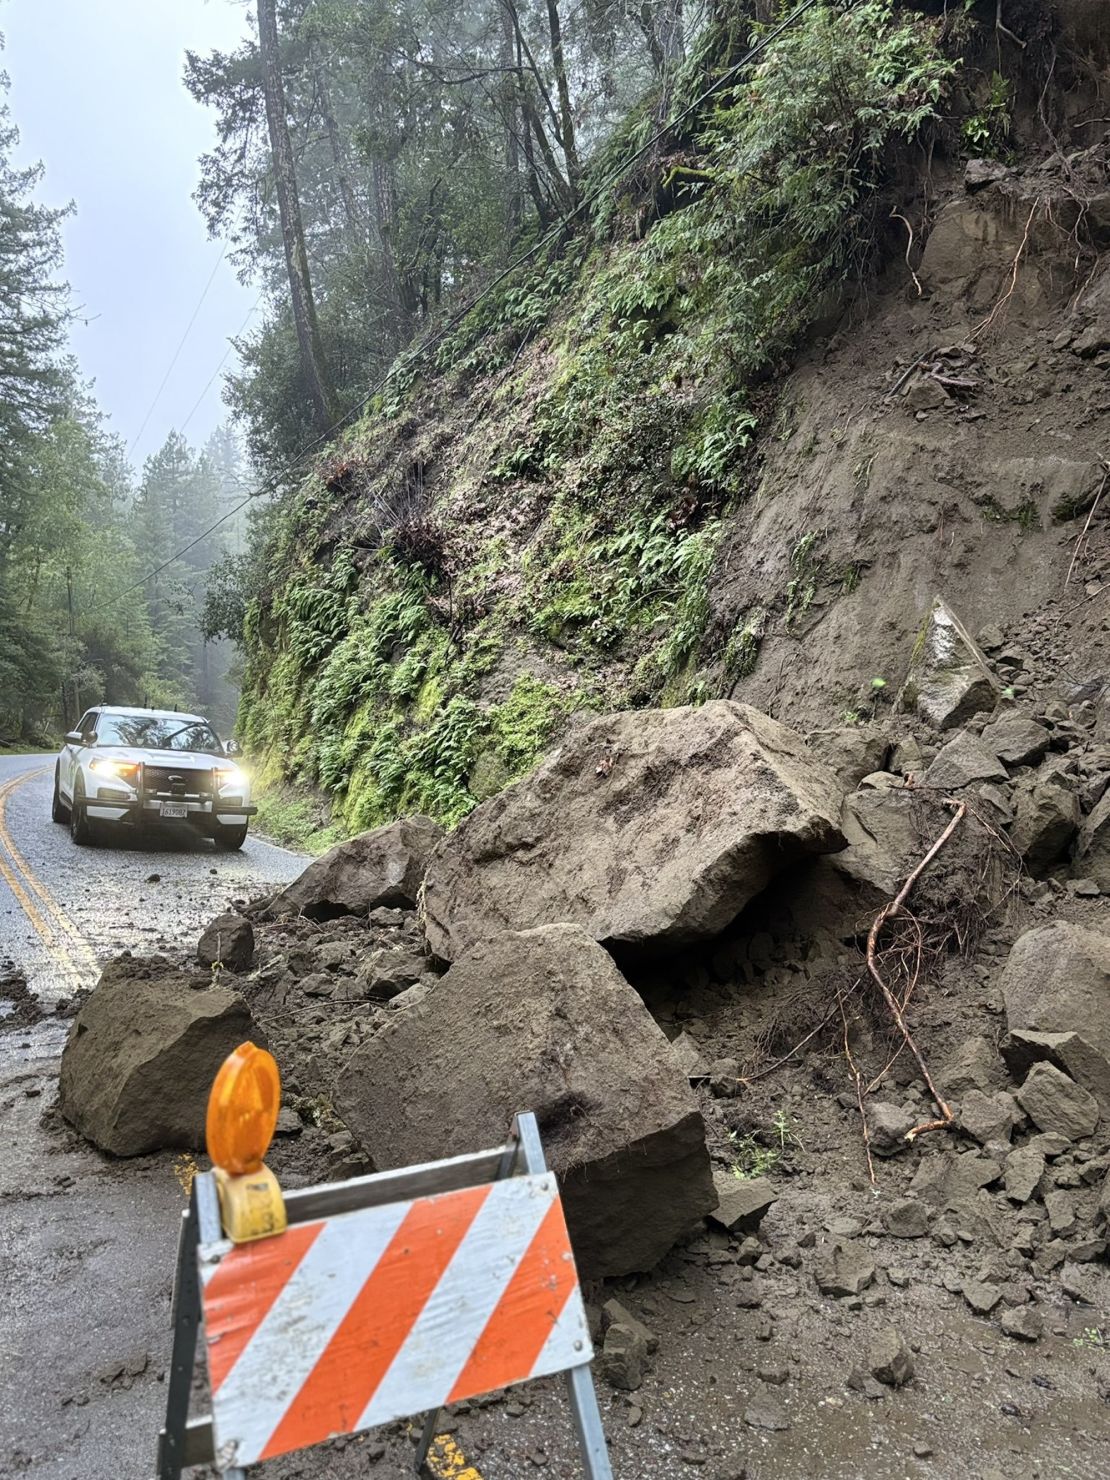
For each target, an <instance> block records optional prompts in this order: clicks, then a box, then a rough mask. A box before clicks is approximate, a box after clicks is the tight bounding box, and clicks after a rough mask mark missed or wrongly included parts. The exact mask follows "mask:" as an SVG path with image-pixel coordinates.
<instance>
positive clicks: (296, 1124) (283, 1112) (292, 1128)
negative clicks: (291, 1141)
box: [274, 1105, 304, 1136]
mask: <svg viewBox="0 0 1110 1480" xmlns="http://www.w3.org/2000/svg"><path fill="white" fill-rule="evenodd" d="M303 1130H304V1126H303V1125H302V1124H301V1117H300V1116H299V1115H298V1114H297V1112H296V1111H295V1110H293V1109H291V1108H290V1107H289V1106H288V1105H283V1106H282V1107H281V1109H280V1110H279V1111H278V1118H277V1124H276V1125H275V1126H274V1135H275V1136H299V1135H300V1134H301V1132H302V1131H303Z"/></svg>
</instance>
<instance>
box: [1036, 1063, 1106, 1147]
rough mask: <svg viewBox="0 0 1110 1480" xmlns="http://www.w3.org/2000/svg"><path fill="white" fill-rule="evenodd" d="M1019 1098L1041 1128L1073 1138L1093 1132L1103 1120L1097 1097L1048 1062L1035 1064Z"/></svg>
mask: <svg viewBox="0 0 1110 1480" xmlns="http://www.w3.org/2000/svg"><path fill="white" fill-rule="evenodd" d="M1017 1100H1018V1103H1019V1104H1020V1105H1021V1107H1022V1109H1023V1110H1024V1111H1025V1112H1026V1114H1027V1115H1028V1116H1029V1118H1030V1119H1031V1120H1032V1121H1033V1123H1034V1124H1035V1125H1036V1126H1037V1127H1038V1129H1040V1130H1042V1131H1055V1132H1056V1133H1057V1134H1058V1135H1062V1136H1067V1137H1068V1138H1069V1140H1072V1141H1082V1140H1084V1139H1085V1138H1086V1137H1087V1136H1091V1135H1093V1134H1094V1132H1095V1130H1096V1128H1097V1126H1098V1123H1099V1118H1100V1117H1099V1108H1098V1101H1097V1100H1096V1099H1095V1097H1094V1096H1093V1095H1092V1094H1090V1093H1089V1092H1088V1091H1087V1090H1085V1089H1084V1088H1083V1087H1082V1086H1081V1085H1078V1084H1076V1083H1075V1081H1074V1080H1073V1079H1069V1078H1068V1076H1067V1075H1066V1074H1062V1073H1061V1072H1060V1070H1059V1069H1057V1068H1056V1067H1055V1066H1054V1065H1052V1064H1049V1063H1047V1062H1043V1061H1042V1062H1041V1063H1038V1064H1034V1065H1033V1067H1032V1069H1030V1071H1029V1073H1028V1075H1027V1076H1026V1080H1025V1083H1024V1084H1023V1085H1022V1087H1021V1088H1020V1089H1019V1090H1018V1092H1017Z"/></svg>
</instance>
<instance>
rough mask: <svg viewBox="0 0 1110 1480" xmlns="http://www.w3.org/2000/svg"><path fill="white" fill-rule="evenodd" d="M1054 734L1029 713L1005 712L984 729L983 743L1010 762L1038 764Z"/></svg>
mask: <svg viewBox="0 0 1110 1480" xmlns="http://www.w3.org/2000/svg"><path fill="white" fill-rule="evenodd" d="M1051 738H1052V736H1051V734H1050V733H1049V731H1048V730H1047V729H1045V727H1044V725H1041V724H1038V723H1037V721H1036V720H1035V719H1031V718H1030V717H1029V716H1028V715H1025V714H1004V715H1003V716H1002V718H1001V719H997V720H995V721H994V723H993V724H989V725H987V726H986V728H985V729H984V730H983V734H982V736H981V739H982V741H983V744H984V745H985V746H986V747H987V749H988V750H990V751H991V752H992V753H993V754H994V755H996V756H997V757H998V759H999V760H1000V761H1001V762H1002V763H1003V764H1004V765H1006V766H1014V767H1016V766H1035V765H1036V764H1037V762H1038V761H1040V760H1043V759H1044V755H1045V752H1046V751H1047V750H1048V743H1049V741H1050V740H1051Z"/></svg>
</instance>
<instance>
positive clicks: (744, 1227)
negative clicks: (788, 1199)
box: [709, 1172, 777, 1233]
mask: <svg viewBox="0 0 1110 1480" xmlns="http://www.w3.org/2000/svg"><path fill="white" fill-rule="evenodd" d="M713 1185H714V1186H715V1188H716V1190H717V1197H718V1203H717V1206H716V1208H715V1209H714V1210H713V1212H712V1213H710V1215H709V1216H710V1218H711V1219H712V1220H713V1222H714V1223H719V1224H720V1225H721V1227H722V1228H727V1229H728V1230H729V1232H730V1233H754V1232H755V1230H756V1229H757V1228H758V1227H759V1224H760V1222H761V1220H762V1218H763V1215H764V1213H766V1212H767V1210H768V1209H769V1208H771V1207H773V1206H774V1203H775V1201H776V1197H777V1194H776V1192H775V1190H774V1188H773V1187H772V1186H771V1184H770V1182H768V1180H767V1178H766V1177H734V1176H733V1175H732V1173H731V1172H716V1173H715V1174H714V1177H713Z"/></svg>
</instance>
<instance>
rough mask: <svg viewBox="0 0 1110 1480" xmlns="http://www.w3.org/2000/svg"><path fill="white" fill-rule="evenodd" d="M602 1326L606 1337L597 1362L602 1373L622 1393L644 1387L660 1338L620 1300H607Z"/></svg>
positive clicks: (602, 1377)
mask: <svg viewBox="0 0 1110 1480" xmlns="http://www.w3.org/2000/svg"><path fill="white" fill-rule="evenodd" d="M601 1329H602V1331H603V1332H604V1340H603V1343H602V1347H601V1351H600V1352H599V1353H598V1355H597V1357H596V1359H595V1362H594V1365H595V1368H596V1370H597V1374H598V1376H599V1377H600V1378H601V1380H602V1381H603V1382H606V1383H608V1384H609V1386H610V1387H612V1388H616V1389H618V1391H620V1392H626V1393H634V1392H635V1391H636V1390H637V1388H640V1387H642V1386H643V1381H644V1378H645V1377H646V1375H647V1369H648V1358H649V1357H650V1356H651V1354H652V1352H654V1351H655V1350H656V1349H657V1347H658V1345H659V1342H658V1340H657V1339H656V1338H655V1337H654V1336H653V1335H652V1333H651V1331H649V1330H648V1328H647V1327H646V1326H645V1325H644V1323H643V1322H642V1321H639V1320H637V1319H636V1317H635V1316H634V1315H633V1314H632V1313H631V1311H629V1310H628V1309H627V1308H626V1307H625V1306H623V1305H622V1304H621V1303H620V1301H619V1300H607V1301H606V1302H605V1304H604V1306H603V1307H602V1310H601Z"/></svg>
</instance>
